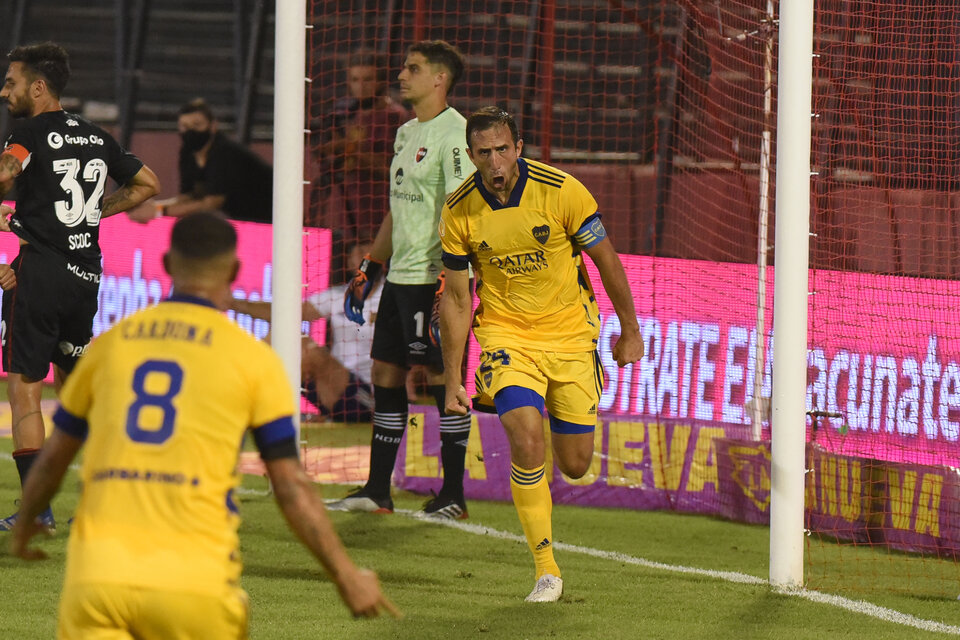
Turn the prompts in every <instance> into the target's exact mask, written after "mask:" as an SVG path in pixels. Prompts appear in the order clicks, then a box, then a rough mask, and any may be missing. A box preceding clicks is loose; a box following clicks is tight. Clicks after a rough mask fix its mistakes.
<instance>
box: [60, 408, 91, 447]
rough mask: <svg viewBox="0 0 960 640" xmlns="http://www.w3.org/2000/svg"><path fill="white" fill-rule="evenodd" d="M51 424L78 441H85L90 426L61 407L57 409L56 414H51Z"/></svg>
mask: <svg viewBox="0 0 960 640" xmlns="http://www.w3.org/2000/svg"><path fill="white" fill-rule="evenodd" d="M53 424H55V425H56V427H57V429H60V431H63V432H64V433H65V434H67V435H68V436H71V437H74V438H76V439H77V440H80V441H86V439H87V434H88V433H89V432H90V425H88V424H87V421H86V420H85V419H84V418H81V417H79V416H75V415H73V414H72V413H70V412H69V411H67V410H66V409H64V408H63V407H57V412H56V413H55V414H53Z"/></svg>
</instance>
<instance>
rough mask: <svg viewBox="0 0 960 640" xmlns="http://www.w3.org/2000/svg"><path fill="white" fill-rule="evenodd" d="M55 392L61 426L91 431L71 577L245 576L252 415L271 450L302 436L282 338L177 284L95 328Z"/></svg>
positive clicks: (167, 584) (182, 581)
mask: <svg viewBox="0 0 960 640" xmlns="http://www.w3.org/2000/svg"><path fill="white" fill-rule="evenodd" d="M60 402H61V407H60V408H59V410H58V411H57V414H56V416H55V418H54V421H55V423H56V426H57V428H58V429H62V430H63V431H65V432H66V433H68V434H69V435H72V436H74V437H77V438H80V439H85V448H84V454H83V462H82V464H81V470H80V477H81V481H82V493H81V498H80V503H79V505H78V507H77V512H76V515H75V518H74V522H73V526H72V527H71V531H70V542H69V546H68V560H67V569H66V578H65V583H66V584H67V585H69V584H71V583H90V582H98V583H114V584H125V585H136V586H144V587H151V588H159V589H170V590H179V591H188V592H195V593H200V594H207V595H219V594H222V593H223V589H224V587H225V585H231V584H233V585H235V584H238V583H239V578H240V569H241V566H240V557H239V551H238V537H237V528H238V526H239V514H238V511H237V506H236V503H235V501H234V495H233V494H234V491H235V489H236V487H237V485H238V483H239V482H238V481H239V479H238V475H237V470H236V467H237V459H238V456H239V452H240V448H241V445H242V442H243V437H244V434H245V432H246V431H247V429H248V428H252V431H253V434H254V439H255V441H256V443H257V445H258V447H259V448H260V451H261V453H262V454H263V453H264V452H267V451H270V450H271V446H274V447H276V445H277V443H281V442H290V441H293V439H294V437H295V435H294V434H295V430H294V425H293V419H292V415H293V410H294V406H293V394H292V391H291V387H290V384H289V382H288V380H287V377H286V375H285V373H284V370H283V366H282V363H281V361H280V359H279V357H277V355H276V354H275V353H274V352H273V350H272V349H271V348H270V347H269V346H268V345H266V344H264V343H261V342H259V341H257V340H256V339H254V338H253V337H252V336H250V335H249V334H247V333H246V332H244V331H243V330H242V329H241V328H239V327H238V326H237V325H236V324H234V323H233V322H231V321H230V320H229V319H227V318H226V316H224V315H223V314H222V313H220V312H219V311H218V310H216V309H215V308H213V307H212V306H210V305H209V303H206V302H205V301H203V300H200V299H197V298H188V297H182V296H178V297H174V298H171V299H170V300H168V301H165V302H162V303H160V304H159V305H157V306H154V307H151V308H148V309H145V310H143V311H140V312H139V313H136V314H134V315H132V316H129V317H128V318H126V319H124V320H122V321H120V322H119V323H118V324H117V325H116V326H114V327H113V328H112V329H111V330H110V331H108V332H106V333H104V334H103V335H102V336H100V337H99V338H98V339H97V340H95V341H94V342H93V343H92V344H91V345H90V348H89V350H88V352H87V353H86V355H85V356H84V357H82V358H81V359H80V361H79V363H78V364H77V367H76V369H75V370H74V371H73V373H72V374H71V375H70V377H69V378H68V379H67V382H66V384H65V385H64V387H63V390H62V393H61V397H60ZM287 451H289V449H288V450H287ZM265 457H268V456H266V455H265ZM275 457H277V456H275Z"/></svg>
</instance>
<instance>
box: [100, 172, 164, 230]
mask: <svg viewBox="0 0 960 640" xmlns="http://www.w3.org/2000/svg"><path fill="white" fill-rule="evenodd" d="M158 193H160V180H158V179H157V174H155V173H154V172H153V171H151V170H150V167H148V166H147V165H143V166H142V167H141V168H140V170H139V171H137V173H136V174H135V175H134V176H133V177H132V178H130V179H129V180H127V182H126V183H125V184H124V185H123V186H121V187H120V188H119V189H117V190H116V191H114V192H113V193H111V194H110V195H109V196H107V197H106V198H104V199H103V206H102V207H101V214H100V217H101V218H107V217H110V216H112V215H116V214H118V213H120V212H122V211H127V210H128V209H133V208H134V207H136V206H137V205H139V204H140V203H141V202H144V201H145V200H147V199H148V198H152V197H153V196H155V195H157V194H158Z"/></svg>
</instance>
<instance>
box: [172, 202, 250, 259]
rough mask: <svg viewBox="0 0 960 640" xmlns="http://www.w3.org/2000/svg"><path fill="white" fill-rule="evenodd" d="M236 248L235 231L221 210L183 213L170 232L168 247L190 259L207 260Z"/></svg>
mask: <svg viewBox="0 0 960 640" xmlns="http://www.w3.org/2000/svg"><path fill="white" fill-rule="evenodd" d="M236 248H237V231H236V229H234V228H233V225H232V224H230V222H229V221H228V220H227V218H226V217H225V216H224V215H223V214H222V213H216V212H212V211H209V212H208V211H201V212H198V213H191V214H189V215H186V216H184V217H182V218H180V219H179V220H177V222H176V224H174V225H173V229H172V230H171V231H170V250H171V251H174V252H176V253H177V254H178V255H180V256H182V257H184V258H188V259H192V260H207V259H210V258H215V257H217V256H220V255H223V254H225V253H228V252H230V251H234V250H236Z"/></svg>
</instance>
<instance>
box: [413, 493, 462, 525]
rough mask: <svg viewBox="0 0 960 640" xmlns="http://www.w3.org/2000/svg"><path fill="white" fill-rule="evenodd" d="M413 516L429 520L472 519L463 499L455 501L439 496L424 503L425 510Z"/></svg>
mask: <svg viewBox="0 0 960 640" xmlns="http://www.w3.org/2000/svg"><path fill="white" fill-rule="evenodd" d="M413 515H414V516H416V517H417V518H424V519H427V520H466V519H467V518H468V517H470V516H469V514H468V513H467V503H466V502H465V501H464V500H463V498H461V499H460V500H454V499H452V498H445V497H443V496H438V495H434V496H433V497H432V498H430V499H429V500H427V501H426V502H424V503H423V508H422V509H421V510H420V511H417V512H416V513H415V514H413Z"/></svg>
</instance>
